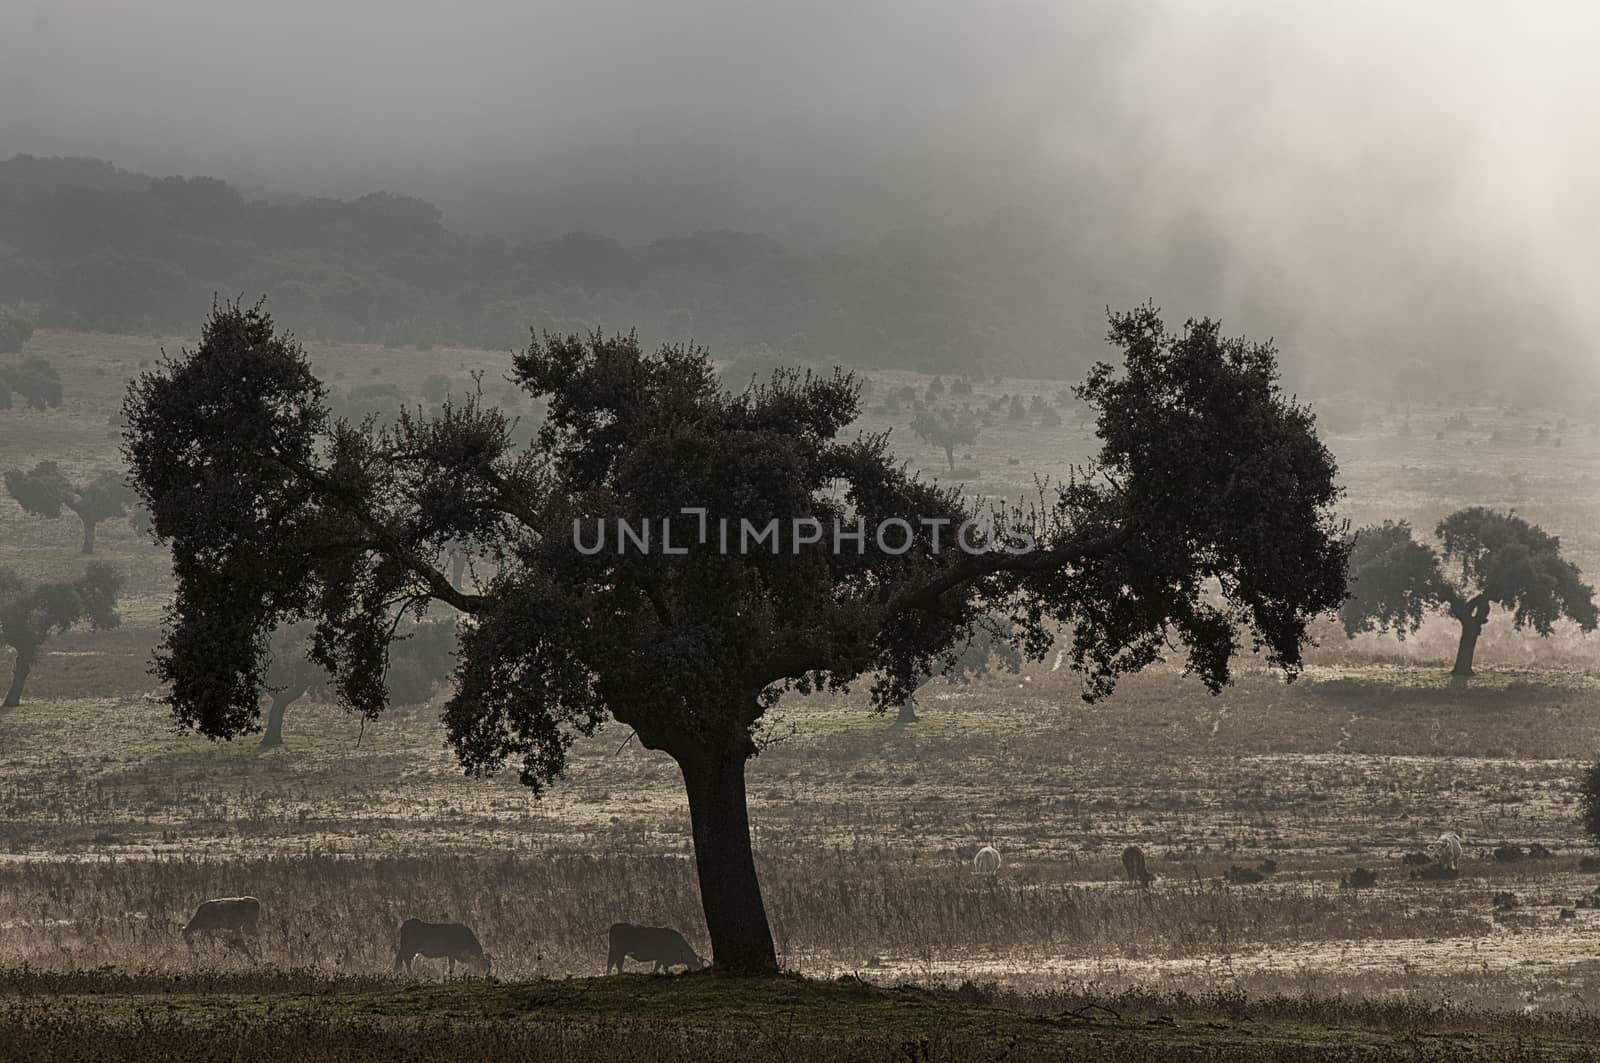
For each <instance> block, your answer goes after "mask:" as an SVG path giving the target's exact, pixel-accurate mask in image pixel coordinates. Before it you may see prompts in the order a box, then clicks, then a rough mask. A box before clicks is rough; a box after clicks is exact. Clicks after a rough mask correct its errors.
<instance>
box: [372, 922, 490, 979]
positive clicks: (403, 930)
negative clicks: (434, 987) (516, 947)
mask: <svg viewBox="0 0 1600 1063" xmlns="http://www.w3.org/2000/svg"><path fill="white" fill-rule="evenodd" d="M418 956H426V957H427V958H428V959H430V960H440V959H442V960H444V961H446V967H445V970H446V971H447V972H448V973H450V974H455V973H456V961H458V960H459V961H460V962H461V963H462V964H464V965H465V966H466V968H467V970H468V971H469V972H473V973H477V974H481V975H483V976H484V977H485V978H487V977H488V976H489V971H490V970H491V969H492V968H493V961H492V960H491V959H490V958H489V954H488V953H486V952H484V951H483V946H482V945H480V944H479V943H478V935H476V934H474V933H473V932H472V928H471V927H468V926H463V925H462V924H460V923H428V922H424V921H423V920H421V919H407V920H406V921H405V922H403V923H401V924H400V944H399V945H398V946H397V947H396V948H395V950H394V969H395V972H396V973H398V972H400V971H405V973H406V974H410V973H411V970H412V962H413V961H414V960H415V959H416V958H417V957H418Z"/></svg>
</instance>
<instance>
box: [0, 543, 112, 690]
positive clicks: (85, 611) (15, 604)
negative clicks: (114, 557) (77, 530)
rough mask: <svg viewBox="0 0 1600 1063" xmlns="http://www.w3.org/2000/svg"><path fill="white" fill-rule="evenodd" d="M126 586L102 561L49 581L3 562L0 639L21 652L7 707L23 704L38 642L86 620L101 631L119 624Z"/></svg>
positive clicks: (17, 658) (13, 671) (0, 581)
mask: <svg viewBox="0 0 1600 1063" xmlns="http://www.w3.org/2000/svg"><path fill="white" fill-rule="evenodd" d="M121 589H122V577H120V576H119V575H117V573H116V571H115V570H113V569H112V568H111V566H109V565H105V564H101V563H99V562H92V563H90V564H89V566H88V567H87V568H85V569H84V573H83V575H82V576H81V577H80V578H78V579H76V580H71V581H53V582H45V583H35V582H31V581H29V580H26V579H23V578H22V577H21V576H19V575H17V573H15V572H13V571H12V570H11V569H6V568H0V644H4V645H6V646H10V647H11V649H12V650H13V651H14V652H15V654H16V661H15V664H14V666H13V670H12V674H11V686H10V688H9V689H8V690H7V691H6V696H5V701H4V705H3V707H5V708H13V707H15V706H16V705H18V704H20V702H21V699H22V688H23V685H24V684H25V683H26V682H27V681H28V675H29V673H31V672H32V670H33V666H34V664H35V663H37V661H38V657H39V648H40V647H41V646H43V645H44V644H45V642H46V641H47V640H48V639H49V638H50V636H52V635H56V634H60V633H61V632H63V631H67V630H70V629H71V628H73V627H75V626H77V625H78V624H84V623H86V624H88V625H89V626H90V627H92V628H94V629H95V630H96V631H99V630H101V629H104V628H112V627H116V626H117V624H118V623H119V622H120V618H119V617H118V616H117V610H116V606H117V594H118V592H119V591H120V590H121Z"/></svg>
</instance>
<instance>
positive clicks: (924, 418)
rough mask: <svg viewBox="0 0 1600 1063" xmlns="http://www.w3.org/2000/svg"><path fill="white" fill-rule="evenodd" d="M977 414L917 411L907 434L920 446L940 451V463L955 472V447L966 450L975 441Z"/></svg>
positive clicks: (969, 411) (976, 435) (951, 411)
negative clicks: (925, 444)
mask: <svg viewBox="0 0 1600 1063" xmlns="http://www.w3.org/2000/svg"><path fill="white" fill-rule="evenodd" d="M979 427H980V426H979V424H978V415H977V414H975V413H973V412H972V411H971V410H970V409H962V410H960V411H959V412H957V411H954V410H936V409H925V410H918V411H917V415H916V416H915V417H914V418H912V420H911V432H912V434H913V435H915V436H916V437H917V438H918V439H920V440H922V441H923V442H924V443H928V444H931V445H933V446H936V447H938V448H939V449H940V450H942V451H944V460H945V461H946V462H948V463H949V465H950V471H951V472H955V471H956V448H957V447H969V446H971V445H972V444H974V443H976V442H977V441H978V431H979Z"/></svg>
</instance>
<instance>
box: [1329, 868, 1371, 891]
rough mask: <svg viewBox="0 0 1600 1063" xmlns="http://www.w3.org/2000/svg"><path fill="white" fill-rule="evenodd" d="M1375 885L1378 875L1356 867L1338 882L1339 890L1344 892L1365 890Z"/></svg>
mask: <svg viewBox="0 0 1600 1063" xmlns="http://www.w3.org/2000/svg"><path fill="white" fill-rule="evenodd" d="M1377 884H1378V873H1377V872H1376V871H1373V870H1370V869H1368V868H1365V867H1358V868H1356V869H1355V870H1354V871H1352V872H1350V873H1349V874H1348V875H1346V876H1345V877H1344V878H1342V879H1340V880H1339V888H1340V889H1346V890H1360V889H1366V888H1367V887H1368V886H1375V885H1377Z"/></svg>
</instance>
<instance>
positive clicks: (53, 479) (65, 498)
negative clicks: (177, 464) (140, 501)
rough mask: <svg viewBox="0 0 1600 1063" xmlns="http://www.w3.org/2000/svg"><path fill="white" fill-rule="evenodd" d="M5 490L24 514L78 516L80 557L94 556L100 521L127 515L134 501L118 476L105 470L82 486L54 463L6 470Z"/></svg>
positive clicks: (49, 517)
mask: <svg viewBox="0 0 1600 1063" xmlns="http://www.w3.org/2000/svg"><path fill="white" fill-rule="evenodd" d="M5 481H6V490H7V491H8V492H9V493H10V494H11V497H12V498H14V499H16V501H17V504H18V505H19V506H21V507H22V510H23V512H24V513H27V514H28V515H29V516H33V517H45V518H47V519H50V520H55V519H57V518H59V517H60V516H61V511H62V510H63V509H70V510H71V511H72V512H73V513H75V514H77V516H78V520H79V521H81V522H82V524H83V551H82V552H83V553H84V554H86V555H87V554H93V553H94V533H95V528H97V527H98V526H99V524H100V522H101V521H105V520H111V519H113V518H115V517H124V516H127V514H128V506H129V504H130V503H132V502H133V501H134V500H135V498H136V497H137V496H136V495H135V494H134V493H133V489H132V488H131V487H129V486H128V483H127V481H126V480H125V479H124V478H123V477H122V475H121V474H120V473H115V472H112V471H111V470H109V469H107V470H105V471H104V472H101V473H99V474H98V475H96V476H95V477H94V478H93V479H91V480H89V481H87V482H86V483H83V484H81V485H80V484H75V483H73V482H72V481H71V480H69V479H68V478H67V476H66V474H65V473H63V472H62V471H61V469H60V467H59V466H57V465H56V463H55V462H53V461H41V462H40V463H39V464H37V465H35V466H34V467H33V468H31V469H28V470H27V471H23V470H22V469H8V470H7V471H6V475H5Z"/></svg>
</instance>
